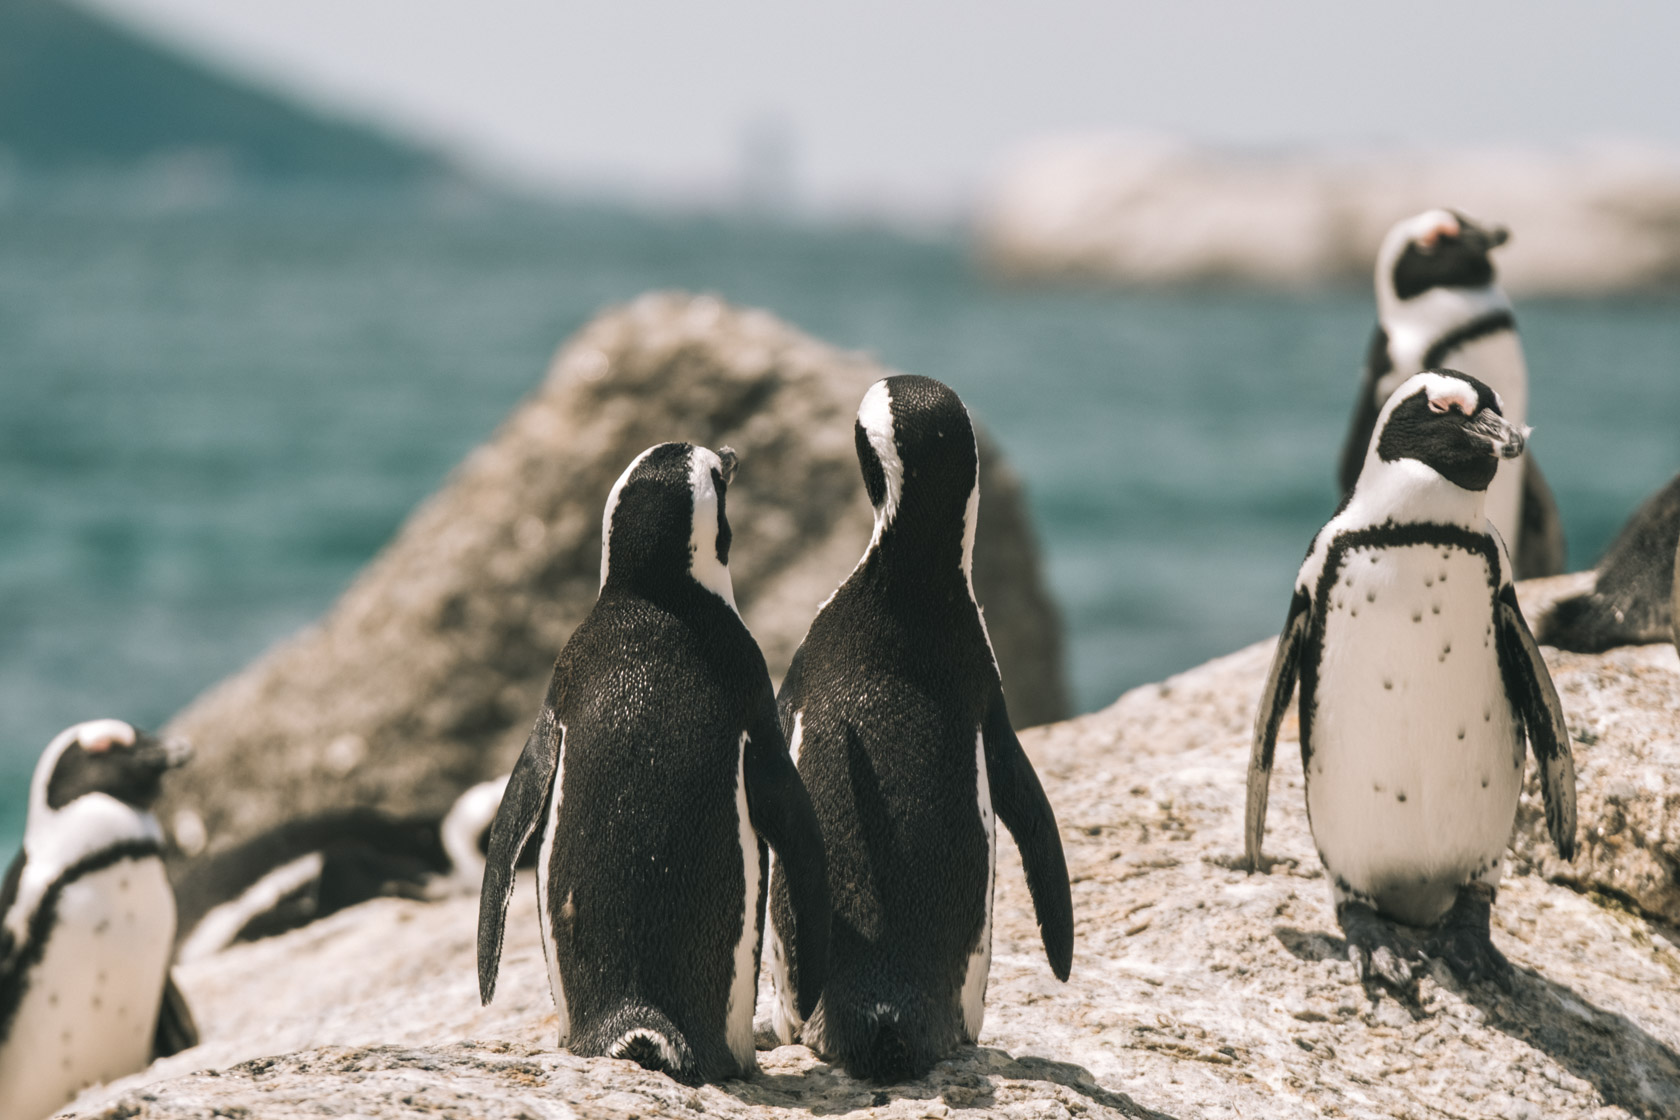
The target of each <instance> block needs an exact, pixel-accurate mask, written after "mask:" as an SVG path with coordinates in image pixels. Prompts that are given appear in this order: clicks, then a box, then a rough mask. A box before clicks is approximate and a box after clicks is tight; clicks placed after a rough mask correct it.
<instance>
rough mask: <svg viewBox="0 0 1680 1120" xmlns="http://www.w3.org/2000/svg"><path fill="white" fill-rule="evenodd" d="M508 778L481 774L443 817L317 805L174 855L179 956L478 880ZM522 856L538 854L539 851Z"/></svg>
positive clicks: (472, 885)
mask: <svg viewBox="0 0 1680 1120" xmlns="http://www.w3.org/2000/svg"><path fill="white" fill-rule="evenodd" d="M506 785H507V779H506V778H505V777H504V778H497V779H494V780H491V781H487V782H480V783H479V784H477V785H475V786H473V787H471V788H470V789H468V790H467V791H466V792H465V793H463V794H461V796H460V797H458V798H457V799H456V800H455V803H454V805H452V806H451V807H450V810H449V812H448V813H447V814H445V815H444V816H442V817H441V818H440V817H438V816H437V815H435V814H433V815H429V816H427V815H419V816H412V817H398V816H393V815H392V814H390V813H384V812H381V811H379V810H377V809H372V808H365V807H362V808H350V809H338V810H333V811H329V812H323V813H314V814H311V815H309V816H305V817H298V818H295V819H293V820H289V821H286V822H284V823H282V824H279V825H276V826H275V827H274V828H271V829H268V830H267V831H265V832H261V833H258V834H257V835H255V836H253V837H251V838H250V839H248V840H245V841H244V842H242V843H240V844H237V845H235V846H233V847H231V848H227V849H224V850H222V851H218V852H212V853H209V854H207V855H202V856H197V857H194V858H191V859H185V860H182V861H179V862H178V863H175V864H173V865H172V866H171V867H170V879H171V881H172V882H173V883H174V886H175V903H176V907H177V909H178V911H179V918H180V921H179V931H178V933H177V936H176V940H177V942H178V943H179V946H180V948H179V950H178V951H177V959H178V960H180V961H181V962H182V963H185V962H187V961H192V960H197V959H198V958H200V957H204V956H208V955H209V954H211V953H215V952H218V951H220V950H221V949H224V948H226V947H227V946H228V945H231V944H232V943H234V942H235V941H255V940H257V939H259V938H263V937H273V936H274V935H276V934H280V933H285V932H286V931H287V930H292V929H297V928H298V927H299V926H304V925H308V924H309V923H310V922H313V921H316V920H318V919H321V918H324V917H326V916H328V915H329V914H335V913H337V912H338V911H340V910H343V909H345V908H346V907H349V906H355V905H357V904H358V903H362V902H366V901H367V900H369V899H371V898H380V897H397V898H416V899H418V898H433V897H437V896H439V895H442V894H446V893H450V892H453V891H459V890H474V891H476V890H478V889H479V886H480V884H481V883H482V881H483V878H484V851H485V849H486V846H487V844H488V840H489V831H490V823H491V821H492V820H494V819H495V816H496V808H497V806H498V805H500V804H501V800H502V789H503V787H504V786H506ZM524 859H525V860H528V861H534V859H535V853H534V851H527V853H526V856H525V857H524ZM521 865H522V866H526V865H528V864H527V863H524V862H522V864H521Z"/></svg>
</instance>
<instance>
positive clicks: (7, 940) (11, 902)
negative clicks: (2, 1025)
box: [0, 848, 24, 989]
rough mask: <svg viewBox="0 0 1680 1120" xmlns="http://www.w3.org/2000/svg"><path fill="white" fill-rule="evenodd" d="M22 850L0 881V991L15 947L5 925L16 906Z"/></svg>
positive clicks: (20, 878)
mask: <svg viewBox="0 0 1680 1120" xmlns="http://www.w3.org/2000/svg"><path fill="white" fill-rule="evenodd" d="M23 864H24V854H23V849H22V848H19V849H18V852H17V855H15V856H13V857H12V862H11V866H9V867H7V868H6V878H5V879H4V880H0V989H4V987H5V985H6V974H7V973H8V972H10V971H11V961H12V951H13V950H14V949H16V948H17V946H15V945H13V944H12V931H11V928H10V927H9V926H7V924H6V919H7V918H8V917H10V916H11V913H12V907H14V906H16V905H17V896H18V887H19V886H20V885H21V884H22V882H23Z"/></svg>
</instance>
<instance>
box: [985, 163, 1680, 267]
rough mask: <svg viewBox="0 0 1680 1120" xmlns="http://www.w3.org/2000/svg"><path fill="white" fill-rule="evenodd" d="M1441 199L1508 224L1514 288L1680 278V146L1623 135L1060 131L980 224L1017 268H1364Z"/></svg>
mask: <svg viewBox="0 0 1680 1120" xmlns="http://www.w3.org/2000/svg"><path fill="white" fill-rule="evenodd" d="M1444 205H1450V206H1453V207H1456V208H1458V209H1461V210H1463V211H1465V212H1466V213H1469V214H1472V215H1474V216H1476V217H1479V218H1485V219H1487V220H1489V221H1497V222H1499V223H1500V224H1502V225H1507V226H1510V227H1511V229H1512V231H1513V234H1514V236H1513V237H1512V240H1511V245H1510V247H1509V248H1507V249H1503V250H1501V251H1500V255H1499V270H1500V276H1501V278H1502V280H1503V282H1504V284H1505V286H1506V287H1507V288H1508V289H1509V290H1511V291H1513V292H1520V293H1534V292H1553V293H1571V294H1595V293H1605V292H1613V291H1622V290H1629V289H1638V288H1645V287H1653V286H1669V287H1672V286H1673V285H1674V284H1675V283H1676V282H1677V281H1680V221H1676V217H1677V216H1680V153H1677V152H1675V151H1674V150H1672V149H1668V150H1664V149H1652V148H1642V147H1635V146H1629V145H1608V144H1598V145H1588V146H1584V147H1581V148H1577V149H1574V150H1556V149H1554V150H1540V149H1520V148H1506V149H1500V148H1494V147H1487V146H1483V147H1481V148H1479V149H1477V150H1475V151H1460V152H1451V151H1427V152H1425V151H1403V150H1402V151H1393V150H1389V151H1379V150H1372V151H1364V152H1359V151H1349V152H1342V153H1339V154H1337V153H1312V152H1307V153H1302V152H1274V153H1254V152H1231V151H1219V150H1216V149H1208V148H1197V147H1194V146H1193V145H1191V144H1188V143H1184V142H1180V141H1174V140H1166V139H1161V138H1154V137H1138V136H1113V135H1109V136H1104V135H1096V136H1083V137H1081V136H1070V137H1060V138H1051V139H1048V140H1045V141H1042V142H1040V143H1037V144H1034V145H1032V146H1030V147H1028V148H1026V149H1024V150H1022V151H1021V152H1019V153H1017V154H1016V156H1015V157H1014V158H1013V159H1011V160H1010V161H1009V162H1007V163H1006V164H1005V166H1004V168H1003V170H1002V173H1001V175H1000V176H999V177H998V179H997V181H996V182H995V183H994V184H993V186H992V189H991V190H990V192H989V197H988V198H987V200H986V202H985V204H984V205H983V207H982V212H981V216H980V221H979V231H978V232H979V238H980V242H981V249H982V254H983V256H984V259H985V260H986V261H987V263H988V264H989V265H990V266H991V267H992V268H993V269H994V270H996V271H998V272H1001V273H1004V274H1007V275H1010V276H1018V277H1023V276H1024V277H1051V278H1057V279H1066V278H1070V277H1074V278H1084V279H1095V280H1099V281H1108V282H1118V283H1143V284H1159V283H1163V282H1167V283H1171V282H1180V283H1183V282H1196V281H1207V280H1219V281H1226V280H1242V281H1251V282H1259V283H1264V284H1268V285H1277V284H1290V285H1298V286H1308V285H1316V284H1324V283H1326V282H1353V283H1359V284H1368V283H1369V282H1370V277H1371V267H1372V264H1373V262H1374V261H1375V258H1376V252H1377V246H1378V244H1379V243H1381V241H1382V237H1383V234H1384V233H1385V232H1387V230H1388V227H1389V226H1390V225H1392V224H1393V223H1394V222H1396V221H1398V220H1399V219H1401V218H1403V217H1405V216H1406V215H1408V214H1416V213H1418V212H1419V211H1422V210H1427V209H1429V208H1430V207H1432V206H1444Z"/></svg>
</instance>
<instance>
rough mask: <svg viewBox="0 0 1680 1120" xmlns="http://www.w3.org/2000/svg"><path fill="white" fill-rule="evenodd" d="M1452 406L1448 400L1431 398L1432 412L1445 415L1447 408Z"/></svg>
mask: <svg viewBox="0 0 1680 1120" xmlns="http://www.w3.org/2000/svg"><path fill="white" fill-rule="evenodd" d="M1451 407H1452V405H1450V404H1448V403H1447V402H1446V401H1438V400H1436V399H1435V398H1434V397H1430V398H1429V411H1431V412H1435V413H1440V414H1441V415H1443V416H1444V415H1446V412H1447V410H1448V409H1449V408H1451Z"/></svg>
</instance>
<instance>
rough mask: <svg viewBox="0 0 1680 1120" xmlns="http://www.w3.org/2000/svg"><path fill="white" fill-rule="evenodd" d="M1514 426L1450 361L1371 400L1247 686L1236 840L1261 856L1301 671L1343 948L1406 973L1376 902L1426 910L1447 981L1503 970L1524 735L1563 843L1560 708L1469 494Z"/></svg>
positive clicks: (1423, 921) (1569, 836) (1405, 978)
mask: <svg viewBox="0 0 1680 1120" xmlns="http://www.w3.org/2000/svg"><path fill="white" fill-rule="evenodd" d="M1524 438H1525V434H1524V433H1523V432H1522V431H1521V430H1519V429H1518V428H1516V427H1514V426H1513V425H1512V424H1510V423H1509V422H1508V421H1507V420H1506V419H1505V417H1504V416H1503V415H1501V410H1500V404H1499V398H1498V395H1497V394H1496V393H1495V392H1494V391H1493V390H1492V389H1491V388H1489V387H1488V386H1487V385H1484V384H1483V383H1482V382H1480V381H1477V380H1476V379H1475V378H1473V377H1468V376H1465V375H1464V374H1460V373H1455V372H1452V371H1449V370H1441V371H1435V372H1428V373H1421V374H1417V375H1415V376H1413V377H1411V378H1409V379H1407V380H1406V381H1405V382H1404V383H1403V384H1402V385H1401V386H1400V387H1399V388H1398V389H1397V390H1396V391H1395V392H1394V394H1393V395H1392V396H1391V397H1390V398H1389V400H1388V403H1387V404H1385V405H1384V407H1383V411H1382V414H1381V416H1380V417H1378V420H1377V423H1376V432H1375V435H1374V437H1373V438H1372V440H1371V444H1370V447H1369V449H1368V450H1367V452H1366V456H1365V462H1364V465H1363V468H1362V469H1361V471H1360V474H1359V482H1358V485H1357V486H1356V487H1355V488H1354V491H1353V494H1352V495H1351V497H1350V498H1349V499H1348V501H1347V502H1346V503H1345V504H1344V506H1343V508H1342V509H1341V510H1340V511H1339V512H1338V513H1337V514H1336V516H1335V517H1333V518H1332V519H1331V520H1330V522H1329V523H1328V524H1327V525H1325V526H1324V528H1323V529H1322V530H1320V531H1319V533H1318V536H1317V537H1316V538H1314V540H1313V544H1312V548H1311V550H1310V551H1309V552H1308V553H1307V558H1306V562H1305V563H1303V564H1302V565H1301V571H1300V574H1299V575H1298V576H1297V577H1296V580H1295V594H1294V599H1293V601H1292V602H1291V603H1290V607H1289V617H1288V621H1287V622H1286V623H1285V624H1284V629H1283V635H1282V637H1280V638H1279V639H1278V647H1277V654H1276V656H1275V658H1274V659H1273V661H1272V668H1271V673H1270V674H1269V675H1268V677H1267V679H1266V686H1265V690H1264V691H1263V693H1262V695H1261V698H1260V709H1259V714H1258V716H1257V717H1256V719H1255V728H1254V751H1253V755H1252V756H1251V758H1250V761H1249V769H1248V810H1247V821H1246V848H1247V856H1248V861H1249V865H1250V867H1252V868H1256V869H1257V868H1258V867H1259V864H1260V843H1261V838H1262V834H1263V832H1264V829H1265V820H1266V792H1267V783H1268V780H1269V778H1270V776H1271V770H1272V756H1273V752H1274V750H1275V748H1276V745H1277V734H1278V727H1279V725H1280V724H1281V723H1282V722H1283V717H1284V713H1285V712H1286V710H1287V709H1288V706H1289V701H1290V698H1291V693H1292V692H1293V690H1294V687H1295V681H1296V678H1297V676H1299V678H1300V682H1301V701H1300V717H1301V718H1300V726H1301V769H1302V771H1303V773H1304V775H1305V778H1306V786H1307V816H1308V820H1309V821H1310V823H1311V826H1312V834H1313V841H1314V843H1315V844H1316V845H1317V847H1318V854H1319V858H1320V859H1321V860H1322V861H1323V862H1324V868H1325V871H1326V872H1327V873H1328V874H1329V876H1330V880H1331V884H1332V892H1333V895H1334V898H1335V901H1336V916H1337V919H1338V920H1339V921H1340V923H1341V926H1342V929H1343V931H1344V932H1345V933H1346V934H1347V939H1348V955H1349V957H1350V959H1352V960H1354V961H1355V963H1356V964H1358V965H1359V967H1360V970H1361V974H1362V976H1363V977H1365V978H1370V977H1371V976H1373V975H1375V976H1377V977H1380V978H1381V979H1384V980H1386V981H1388V982H1389V983H1392V984H1395V985H1405V984H1407V983H1409V981H1410V978H1411V969H1410V966H1409V964H1407V962H1406V960H1405V959H1404V958H1405V955H1406V950H1405V949H1404V948H1403V946H1402V945H1401V943H1400V942H1399V941H1397V940H1396V939H1395V937H1394V931H1393V930H1392V928H1391V927H1389V926H1388V925H1387V923H1386V922H1385V921H1384V920H1383V918H1391V919H1394V920H1397V921H1399V922H1402V923H1405V924H1407V925H1411V926H1419V927H1434V931H1435V932H1434V936H1433V939H1432V940H1431V942H1430V943H1429V949H1428V951H1429V952H1431V953H1432V955H1437V956H1439V957H1441V958H1442V959H1443V960H1444V961H1445V962H1446V964H1447V965H1449V966H1450V967H1451V968H1452V969H1453V971H1454V972H1456V973H1457V974H1458V975H1459V976H1460V977H1461V978H1463V979H1465V980H1466V981H1469V980H1474V979H1477V978H1480V977H1490V978H1492V979H1494V980H1497V981H1501V982H1504V981H1506V980H1508V977H1509V974H1510V965H1509V964H1508V963H1507V962H1506V961H1505V959H1504V957H1502V956H1501V955H1500V954H1499V952H1498V950H1497V949H1495V948H1494V947H1493V944H1492V942H1491V941H1490V940H1489V931H1488V923H1489V916H1490V910H1489V908H1490V906H1491V904H1492V902H1493V898H1494V894H1495V891H1496V889H1497V887H1498V885H1499V879H1500V875H1501V873H1502V870H1503V866H1504V854H1505V846H1506V844H1507V842H1508V841H1509V840H1510V836H1511V828H1512V823H1513V821H1514V820H1515V818H1516V812H1517V799H1518V796H1519V794H1520V793H1521V790H1522V776H1523V760H1524V756H1525V751H1524V740H1525V737H1526V740H1527V741H1528V743H1529V744H1531V745H1532V747H1533V750H1534V757H1535V762H1536V764H1537V765H1538V766H1539V769H1540V784H1541V789H1542V790H1543V791H1544V795H1545V801H1546V825H1547V828H1548V830H1549V831H1550V833H1551V837H1552V842H1553V843H1554V844H1555V845H1556V846H1557V849H1558V852H1559V853H1560V854H1561V855H1562V856H1563V857H1564V858H1565V859H1573V858H1574V854H1575V766H1574V761H1573V759H1572V757H1571V755H1570V746H1569V733H1568V731H1567V729H1566V728H1565V725H1564V717H1563V708H1562V706H1561V704H1560V703H1559V701H1558V696H1557V691H1556V689H1555V688H1553V686H1552V678H1551V674H1550V673H1549V672H1548V671H1547V669H1546V664H1545V662H1544V661H1543V660H1541V657H1540V649H1539V647H1538V646H1537V645H1536V644H1535V642H1534V638H1533V637H1532V636H1531V635H1530V634H1529V630H1528V624H1527V623H1526V622H1525V621H1524V620H1523V616H1522V612H1521V611H1520V610H1519V609H1518V608H1517V598H1516V593H1515V591H1514V590H1513V588H1512V585H1511V572H1510V567H1509V562H1508V561H1507V559H1506V557H1505V551H1504V548H1503V546H1502V543H1501V541H1500V539H1499V536H1498V533H1497V532H1496V531H1495V530H1494V529H1493V528H1492V526H1491V525H1490V524H1489V522H1488V519H1487V517H1486V512H1485V501H1486V494H1487V489H1488V485H1489V483H1491V482H1492V481H1493V479H1494V476H1495V471H1496V469H1497V467H1498V464H1499V461H1500V459H1501V458H1504V459H1511V458H1514V457H1515V456H1517V455H1519V454H1521V453H1522V449H1523V443H1524Z"/></svg>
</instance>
